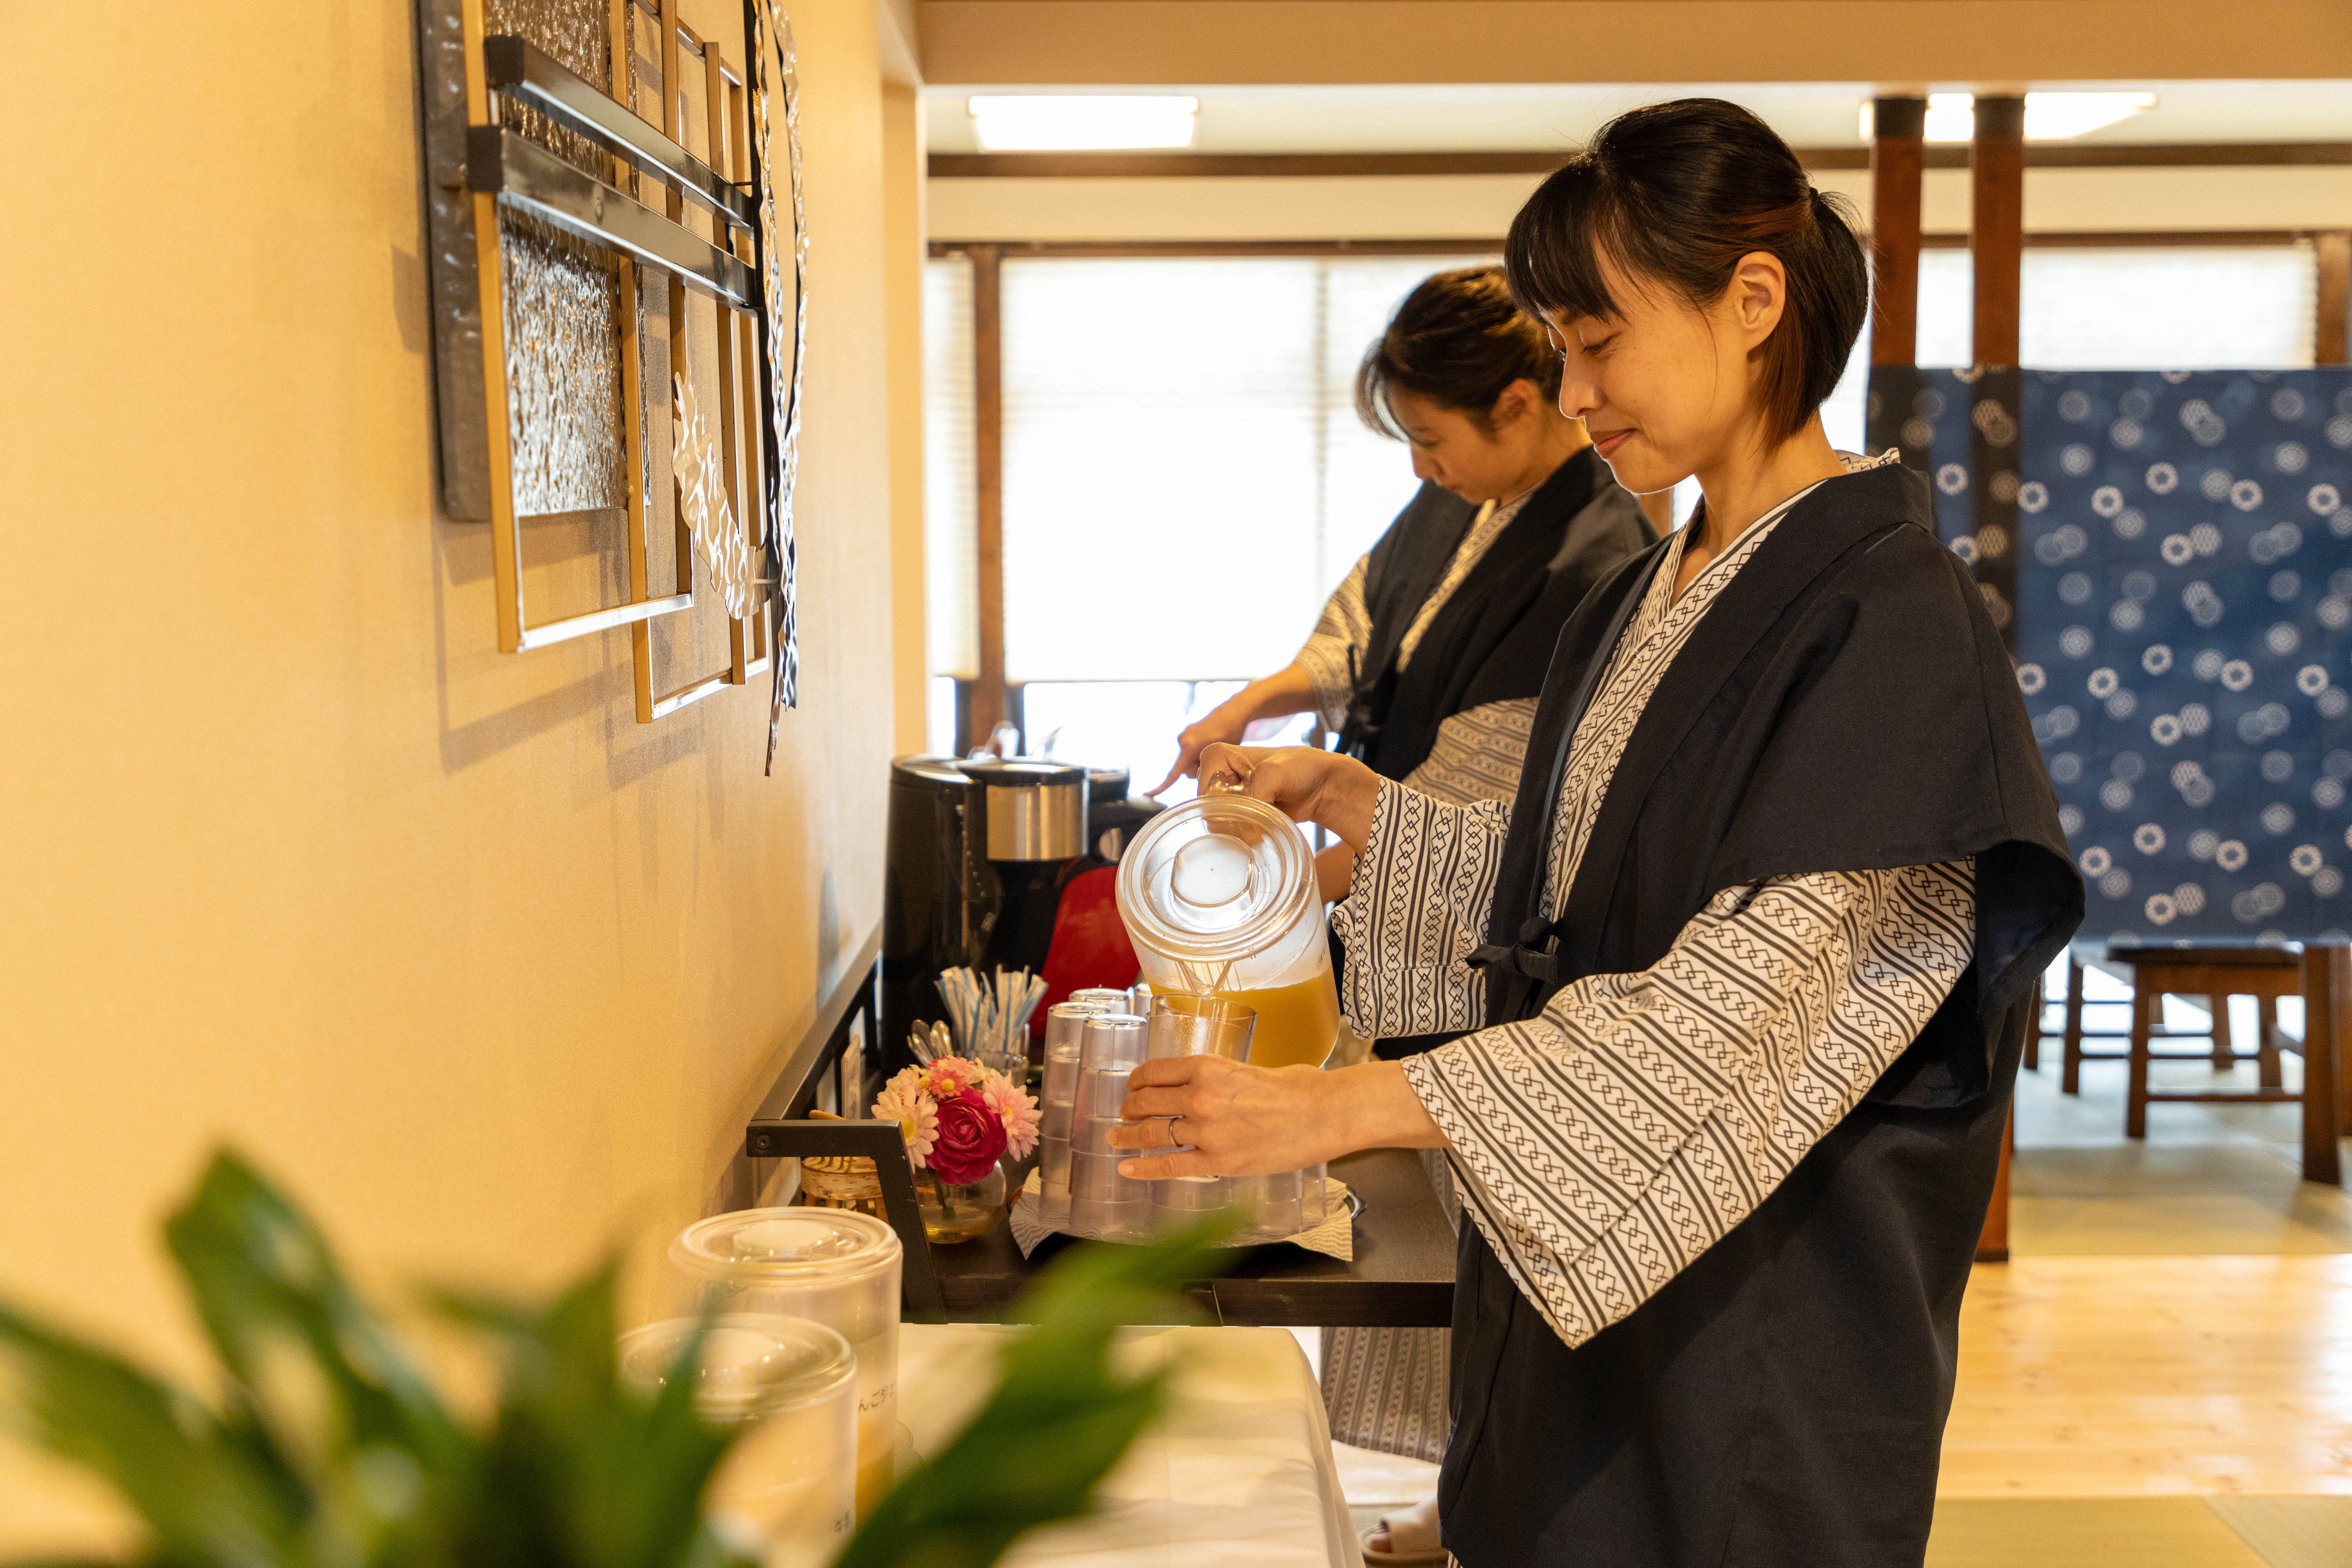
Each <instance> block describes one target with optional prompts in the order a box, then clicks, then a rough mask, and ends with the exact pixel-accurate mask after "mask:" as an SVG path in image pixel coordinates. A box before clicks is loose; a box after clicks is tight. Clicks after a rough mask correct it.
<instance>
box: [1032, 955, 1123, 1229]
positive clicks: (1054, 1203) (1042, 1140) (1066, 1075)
mask: <svg viewBox="0 0 2352 1568" xmlns="http://www.w3.org/2000/svg"><path fill="white" fill-rule="evenodd" d="M1124 994H1125V993H1123V992H1118V991H1090V992H1089V991H1081V992H1074V993H1073V994H1071V997H1070V1000H1068V1001H1067V1002H1061V1003H1056V1004H1055V1005H1054V1006H1052V1007H1050V1008H1048V1009H1046V1012H1045V1084H1044V1085H1043V1089H1044V1092H1043V1093H1042V1094H1040V1095H1039V1096H1038V1100H1039V1101H1040V1103H1039V1105H1038V1108H1037V1210H1038V1217H1039V1218H1041V1219H1043V1220H1044V1221H1045V1223H1046V1224H1047V1225H1049V1226H1055V1227H1057V1228H1058V1227H1059V1226H1064V1225H1066V1224H1068V1223H1069V1218H1070V1108H1071V1106H1072V1105H1073V1104H1075V1103H1076V1100H1077V1094H1078V1043H1079V1042H1078V1032H1079V1030H1080V1029H1081V1028H1082V1027H1084V1026H1085V1024H1086V1021H1087V1019H1088V1018H1092V1017H1095V1016H1098V1015H1100V1014H1104V1013H1115V1012H1117V1011H1118V1007H1117V1005H1115V1004H1113V1003H1112V1002H1110V1001H1109V1000H1108V998H1110V997H1115V996H1121V995H1124ZM1097 998H1102V999H1101V1000H1098V999H1097Z"/></svg>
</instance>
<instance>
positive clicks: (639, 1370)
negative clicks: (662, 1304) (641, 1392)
mask: <svg viewBox="0 0 2352 1568" xmlns="http://www.w3.org/2000/svg"><path fill="white" fill-rule="evenodd" d="M698 1331H699V1332H700V1333H701V1336H702V1342H701V1344H700V1346H699V1347H698V1350H697V1352H696V1355H695V1360H694V1364H693V1365H692V1366H691V1367H687V1366H681V1365H680V1364H679V1363H678V1358H679V1357H680V1355H682V1354H683V1353H684V1352H685V1350H686V1347H687V1346H688V1344H689V1343H691V1342H693V1340H694V1338H695V1335H696V1333H697V1332H698ZM619 1360H620V1371H621V1377H622V1379H623V1380H624V1381H625V1382H626V1383H628V1384H632V1385H634V1386H635V1387H637V1388H640V1389H645V1390H647V1391H650V1390H653V1389H656V1388H658V1387H660V1386H662V1385H663V1384H667V1383H668V1382H669V1381H670V1380H671V1379H673V1378H676V1377H681V1376H683V1377H688V1378H691V1379H692V1380H693V1383H694V1404H695V1408H696V1409H697V1410H698V1411H699V1412H700V1413H701V1415H702V1416H703V1417H704V1419H706V1420H711V1421H718V1422H721V1423H726V1424H730V1425H731V1424H733V1423H736V1422H740V1421H748V1420H751V1419H752V1418H753V1417H755V1416H763V1415H774V1414H776V1413H778V1412H780V1411H784V1410H792V1409H796V1408H798V1407H800V1406H802V1405H812V1404H814V1403H816V1402H818V1401H820V1400H824V1399H828V1398H832V1397H835V1395H837V1394H839V1393H840V1391H841V1390H842V1389H843V1388H844V1387H845V1386H847V1385H848V1384H850V1383H851V1382H852V1380H854V1379H855V1378H856V1375H857V1357H856V1353H855V1352H853V1351H852V1350H851V1349H850V1346H849V1342H848V1341H847V1340H845V1339H843V1338H842V1337H841V1336H840V1335H839V1334H838V1333H835V1331H833V1330H831V1329H828V1328H826V1327H825V1326H824V1324H822V1323H814V1322H810V1321H808V1320H806V1319H804V1318H786V1317H776V1316H769V1315H761V1316H756V1317H723V1318H717V1319H714V1320H712V1321H710V1322H709V1323H707V1324H705V1323H701V1322H698V1321H696V1320H695V1319H692V1318H673V1319H670V1320H668V1321H665V1322H658V1323H648V1324H646V1326H645V1327H644V1328H641V1329H632V1330H630V1331H628V1332H627V1333H625V1334H623V1335H622V1336H621V1346H620V1357H619Z"/></svg>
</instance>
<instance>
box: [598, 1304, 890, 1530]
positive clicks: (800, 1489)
mask: <svg viewBox="0 0 2352 1568" xmlns="http://www.w3.org/2000/svg"><path fill="white" fill-rule="evenodd" d="M703 1327H704V1325H703V1323H702V1322H701V1321H700V1320H698V1319H694V1318H675V1319H672V1320H670V1321H667V1322H661V1323H651V1324H648V1325H646V1327H645V1328H642V1329H634V1330H631V1331H629V1332H628V1333H625V1334H623V1335H622V1336H621V1348H620V1370H621V1376H622V1378H623V1380H624V1381H625V1382H627V1383H629V1384H634V1385H635V1386H636V1387H638V1388H641V1389H646V1390H652V1389H654V1388H657V1387H659V1386H660V1385H661V1384H665V1383H667V1382H668V1381H669V1380H670V1378H672V1377H673V1376H688V1377H691V1378H693V1379H694V1381H695V1392H694V1408H695V1413H696V1414H697V1415H700V1416H701V1417H702V1419H703V1420H704V1421H706V1422H707V1423H709V1425H711V1426H722V1427H733V1428H737V1429H739V1434H740V1435H739V1436H737V1437H736V1440H735V1446H734V1447H731V1448H730V1449H729V1450H728V1452H727V1458H724V1459H723V1460H721V1461H720V1462H719V1468H718V1470H717V1472H716V1473H715V1474H713V1475H712V1476H711V1478H710V1484H709V1489H707V1490H706V1491H705V1492H704V1494H703V1497H704V1500H705V1502H706V1503H707V1504H708V1505H709V1510H710V1511H711V1512H712V1513H713V1514H715V1515H723V1516H726V1517H728V1518H729V1519H730V1520H731V1521H733V1522H735V1523H737V1524H740V1525H741V1526H744V1527H746V1528H748V1529H749V1530H750V1531H751V1532H752V1533H753V1534H755V1535H756V1536H757V1538H758V1539H759V1541H760V1542H761V1546H762V1547H763V1548H764V1550H763V1551H762V1552H761V1559H760V1560H761V1564H762V1568H824V1564H825V1563H830V1562H832V1561H833V1560H834V1558H835V1556H836V1555H838V1554H839V1552H840V1551H841V1548H842V1546H843V1544H844V1543H845V1542H847V1541H848V1539H849V1533H850V1531H851V1529H852V1528H853V1526H854V1521H855V1513H856V1507H855V1500H856V1490H857V1479H856V1468H855V1466H854V1464H853V1456H854V1455H855V1454H856V1449H857V1358H856V1355H855V1354H854V1353H853V1352H851V1351H850V1348H849V1342H848V1341H847V1340H845V1339H843V1338H842V1337H841V1336H840V1335H839V1334H837V1333H835V1332H834V1331H832V1330H831V1329H828V1328H826V1327H825V1326H824V1324H822V1323H812V1322H809V1321H806V1320H805V1319H801V1318H779V1317H728V1318H719V1319H718V1320H716V1321H713V1322H712V1323H710V1324H709V1331H708V1333H706V1334H705V1335H704V1337H703V1341H702V1350H701V1354H700V1356H699V1358H698V1365H696V1366H695V1367H693V1368H691V1369H686V1368H681V1367H680V1366H679V1365H678V1364H677V1362H678V1357H679V1355H680V1353H681V1352H684V1350H685V1349H686V1346H687V1345H688V1342H690V1341H692V1339H693V1338H694V1336H695V1334H696V1333H697V1332H698V1331H702V1329H703Z"/></svg>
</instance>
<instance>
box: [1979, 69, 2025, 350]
mask: <svg viewBox="0 0 2352 1568" xmlns="http://www.w3.org/2000/svg"><path fill="white" fill-rule="evenodd" d="M1969 196H1970V198H1971V202H1972V207H1971V214H1970V216H1969V256H1970V258H1972V259H1973V260H1974V261H1975V263H1976V346H1975V350H1974V353H1973V354H1972V356H1971V357H1973V358H1974V360H1975V361H1976V363H1978V364H1979V365H1987V364H2011V365H2013V364H2015V363H2017V318H2018V305H2019V299H2020V296H2021V294H2022V293H2023V289H2024V263H2025V100H2024V99H2022V98H1979V99H1978V100H1976V138H1975V140H1974V142H1972V143H1971V144H1970V146H1969Z"/></svg>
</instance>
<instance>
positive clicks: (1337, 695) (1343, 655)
mask: <svg viewBox="0 0 2352 1568" xmlns="http://www.w3.org/2000/svg"><path fill="white" fill-rule="evenodd" d="M1371 563H1372V558H1371V557H1370V555H1362V556H1359V557H1358V558H1357V560H1356V564H1355V567H1354V569H1353V570H1352V571H1350V572H1349V574H1348V575H1347V578H1346V580H1345V581H1343V582H1341V583H1340V584H1339V587H1338V588H1336V589H1334V590H1332V594H1331V597H1330V599H1329V600H1328V602H1327V603H1326V604H1325V605H1324V606H1323V614H1322V616H1320V617H1319V618H1318V620H1317V621H1316V623H1315V631H1314V633H1313V635H1312V636H1310V637H1307V646H1306V647H1302V648H1300V649H1299V650H1298V657H1297V659H1295V660H1293V661H1292V662H1294V663H1295V664H1297V666H1298V668H1301V669H1303V670H1305V671H1306V672H1307V679H1308V680H1309V681H1310V682H1312V683H1313V685H1314V687H1315V711H1316V713H1317V715H1318V717H1319V718H1321V720H1322V721H1323V724H1324V727H1325V728H1326V729H1330V730H1336V729H1338V728H1339V726H1340V725H1341V724H1342V723H1343V722H1345V721H1346V720H1347V717H1348V704H1349V702H1351V701H1353V700H1355V696H1356V671H1357V668H1358V667H1360V665H1361V664H1362V663H1363V662H1364V652H1365V650H1366V649H1367V648H1369V647H1370V646H1371V642H1372V611H1371V606H1370V605H1369V604H1367V603H1366V602H1365V599H1364V584H1365V580H1366V576H1367V574H1369V573H1370V570H1371Z"/></svg>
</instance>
